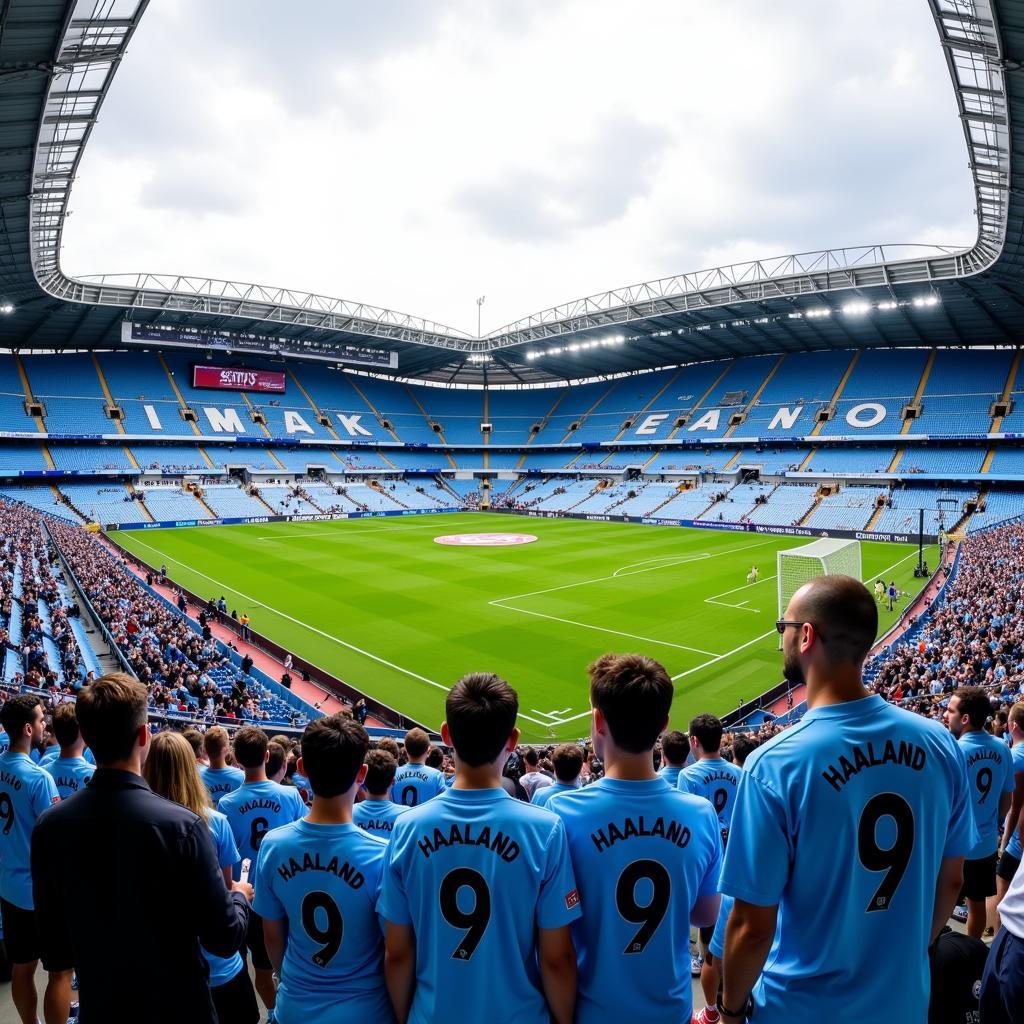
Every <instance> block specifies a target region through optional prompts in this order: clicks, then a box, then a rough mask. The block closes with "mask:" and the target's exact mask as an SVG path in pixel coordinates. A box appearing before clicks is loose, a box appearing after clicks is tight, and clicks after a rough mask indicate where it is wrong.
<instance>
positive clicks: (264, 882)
mask: <svg viewBox="0 0 1024 1024" xmlns="http://www.w3.org/2000/svg"><path fill="white" fill-rule="evenodd" d="M273 848H274V844H273V843H268V842H264V843H262V844H261V845H260V852H259V854H258V855H257V857H256V873H255V875H254V881H253V883H252V887H253V889H254V890H255V892H256V894H255V896H253V900H252V909H253V910H254V911H256V913H257V914H259V915H260V917H265V918H266V919H267V920H268V921H280V920H281V918H283V917H287V916H288V915H287V912H286V911H285V909H284V904H283V903H282V902H281V901H280V900H279V899H278V898H277V894H276V893H275V892H274V877H273V872H272V869H271V868H270V867H269V866H268V864H267V861H268V860H269V851H270V850H273Z"/></svg>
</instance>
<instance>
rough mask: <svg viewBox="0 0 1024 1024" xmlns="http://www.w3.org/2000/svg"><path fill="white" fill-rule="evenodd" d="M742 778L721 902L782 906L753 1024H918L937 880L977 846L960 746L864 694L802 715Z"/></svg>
mask: <svg viewBox="0 0 1024 1024" xmlns="http://www.w3.org/2000/svg"><path fill="white" fill-rule="evenodd" d="M744 768H745V771H744V772H743V774H742V775H741V777H740V785H739V790H738V791H737V794H736V806H735V809H734V811H733V815H734V820H735V822H736V827H735V828H734V829H733V831H732V836H731V838H730V840H729V846H728V849H727V850H726V854H725V866H724V868H723V869H722V878H721V890H722V892H723V893H727V894H728V895H730V896H735V897H736V898H737V899H741V900H744V901H745V902H747V903H752V904H755V905H757V906H761V907H773V906H776V905H778V907H779V920H778V927H777V928H776V932H775V942H774V944H773V946H772V951H771V953H770V954H769V956H768V961H767V963H766V965H765V968H764V973H763V974H762V975H761V980H760V981H759V982H758V984H757V985H756V986H755V988H754V1000H755V1002H756V1004H757V1008H756V1011H755V1013H756V1020H757V1024H782V1022H786V1024H790V1022H792V1021H805V1020H806V1021H810V1020H822V1021H829V1020H831V1021H855V1020H870V1019H871V1018H872V1017H874V1016H877V1013H878V1007H879V1006H883V1005H884V1006H885V1013H886V1016H890V1015H891V1016H892V1017H893V1019H896V1020H905V1021H923V1020H925V1019H926V1018H927V1016H928V994H929V971H928V954H927V947H928V939H929V937H930V936H929V931H930V926H931V919H932V911H933V907H934V904H935V883H936V879H937V878H938V875H939V870H940V867H941V864H942V860H943V858H944V857H963V856H966V855H967V854H968V853H969V852H970V850H971V849H972V848H973V847H974V845H975V843H976V842H977V839H978V834H977V830H976V828H975V826H974V815H973V814H972V813H971V804H970V794H969V792H968V788H967V772H966V764H965V761H964V756H963V752H962V751H961V749H960V747H959V746H958V744H957V743H956V741H955V740H954V739H953V737H952V736H951V735H950V734H949V733H948V732H947V731H946V730H945V729H943V728H942V726H940V725H938V724H937V723H936V722H931V721H929V720H927V719H925V718H922V717H921V716H920V715H915V714H913V713H912V712H910V711H904V710H902V709H900V708H897V707H894V706H893V705H891V704H887V703H886V702H885V701H884V700H883V699H882V698H881V697H878V696H870V697H864V698H863V699H861V700H856V701H851V702H848V703H843V704H835V705H831V706H828V707H820V708H814V709H812V710H811V711H808V712H807V714H806V715H804V717H803V718H802V719H801V721H800V722H799V724H797V725H795V726H793V727H792V728H791V729H787V730H786V731H785V732H782V733H779V735H777V736H775V737H774V738H772V739H771V740H769V741H768V742H767V743H765V744H763V745H762V746H760V747H759V748H758V749H757V750H755V751H754V753H752V754H751V755H750V758H749V759H748V760H747V762H746V764H745V766H744ZM896 935H898V936H899V937H900V939H899V943H900V945H899V949H900V955H899V956H879V950H884V949H888V948H890V947H891V945H892V941H893V936H896ZM726 971H728V964H727V965H726Z"/></svg>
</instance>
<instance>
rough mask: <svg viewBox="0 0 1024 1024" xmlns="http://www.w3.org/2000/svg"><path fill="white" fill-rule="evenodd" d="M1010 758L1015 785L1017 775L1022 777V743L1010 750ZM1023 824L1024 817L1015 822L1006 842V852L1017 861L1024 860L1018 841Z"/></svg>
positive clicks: (1019, 841)
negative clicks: (1014, 826) (1015, 824)
mask: <svg viewBox="0 0 1024 1024" xmlns="http://www.w3.org/2000/svg"><path fill="white" fill-rule="evenodd" d="M1010 757H1011V759H1012V761H1013V773H1014V783H1015V784H1016V778H1017V776H1018V775H1024V743H1018V744H1017V745H1016V746H1014V747H1011V748H1010ZM1022 822H1024V817H1022V818H1021V820H1020V821H1018V822H1017V827H1016V828H1015V829H1014V830H1013V834H1012V835H1011V836H1010V837H1009V838H1008V839H1007V840H1006V852H1007V853H1008V854H1009V855H1010V856H1011V857H1016V858H1017V860H1024V845H1022V844H1021V840H1020V826H1021V824H1022Z"/></svg>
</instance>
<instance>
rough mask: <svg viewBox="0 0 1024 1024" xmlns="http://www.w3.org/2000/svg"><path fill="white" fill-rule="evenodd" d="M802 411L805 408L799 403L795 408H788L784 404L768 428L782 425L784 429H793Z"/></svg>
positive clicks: (772, 428)
mask: <svg viewBox="0 0 1024 1024" xmlns="http://www.w3.org/2000/svg"><path fill="white" fill-rule="evenodd" d="M802 411H803V409H802V407H801V406H799V405H798V406H797V407H796V408H795V409H787V408H786V406H782V408H781V409H779V411H778V412H777V413H776V414H775V415H774V416H773V417H772V421H771V423H769V424H768V429H769V430H774V429H775V428H776V427H782V429H783V430H791V429H792V428H793V424H795V423H796V421H797V420H798V419H799V418H800V413H801V412H802Z"/></svg>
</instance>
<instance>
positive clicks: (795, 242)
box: [63, 0, 975, 333]
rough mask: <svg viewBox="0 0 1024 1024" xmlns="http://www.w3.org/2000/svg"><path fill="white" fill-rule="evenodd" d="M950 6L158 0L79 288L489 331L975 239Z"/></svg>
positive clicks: (139, 53) (118, 110) (90, 218)
mask: <svg viewBox="0 0 1024 1024" xmlns="http://www.w3.org/2000/svg"><path fill="white" fill-rule="evenodd" d="M973 205H974V203H973V194H972V189H971V181H970V175H969V172H968V169H967V156H966V151H965V147H964V140H963V135H962V132H961V129H960V125H959V122H958V121H957V117H956V108H955V106H954V100H953V95H952V88H951V85H950V80H949V75H948V73H947V71H946V68H945V64H944V60H943V56H942V53H941V50H940V48H939V46H938V44H937V41H936V32H935V28H934V25H933V24H932V21H931V17H930V14H929V10H928V6H927V5H926V4H925V2H924V0H827V2H822V0H776V2H774V3H765V2H764V0H716V2H715V3H711V4H709V3H706V2H698V0H640V2H639V3H635V4H624V3H622V0H373V3H367V2H365V0H294V2H292V3H290V4H284V3H281V2H280V0H158V2H156V3H153V4H151V6H150V8H149V11H148V13H147V14H146V16H145V17H144V19H143V22H142V26H141V28H140V29H139V31H138V33H137V34H136V36H135V40H134V42H133V44H132V47H131V49H130V50H129V52H128V56H127V57H126V59H125V61H124V63H123V65H122V67H121V70H120V72H119V73H118V77H117V79H116V81H115V83H114V87H113V89H112V91H111V93H110V96H109V98H108V99H107V101H106V104H105V105H104V107H103V111H102V114H101V118H100V123H99V125H98V126H97V128H96V130H95V132H94V134H93V137H92V141H91V142H90V144H89V147H88V149H87V151H86V156H85V159H84V161H83V163H82V167H81V170H80V175H79V179H78V182H77V183H76V185H75V189H74V192H73V195H72V203H71V208H72V210H73V213H74V216H73V217H72V218H71V220H70V221H69V222H68V225H67V229H66V231H65V246H64V253H63V259H64V268H65V270H66V271H68V272H70V273H71V274H88V273H118V272H128V271H131V272H135V271H152V272H160V273H189V274H196V275H202V276H210V277H223V278H229V279H233V280H240V281H253V282H258V283H261V284H269V285H281V286H285V287H291V288H296V289H302V290H307V291H316V292H321V293H324V294H327V295H331V296H337V297H342V298H347V299H354V300H359V301H363V302H370V303H374V304H377V305H382V306H388V307H390V308H392V309H397V310H401V311H403V312H407V313H413V314H416V315H419V316H424V317H427V318H429V319H434V320H437V321H439V322H441V323H446V324H449V325H451V326H453V327H457V328H460V329H462V330H466V331H468V332H471V333H475V331H476V303H475V299H476V297H477V296H478V295H486V296H487V301H486V304H485V305H484V307H483V329H484V332H485V333H486V332H488V331H490V330H493V329H495V328H497V327H499V326H501V325H503V324H505V323H508V322H510V321H512V320H515V319H518V318H519V317H522V316H525V315H526V314H528V313H531V312H534V311H536V310H540V309H543V308H546V307H548V306H552V305H555V304H556V303H559V302H562V301H565V300H568V299H572V298H575V297H578V296H581V295H586V294H589V293H592V292H597V291H601V290H604V289H606V288H611V287H615V286H617V285H624V284H628V283H632V282H636V281H644V280H648V279H651V278H655V277H662V276H667V275H670V274H674V273H680V272H684V271H688V270H697V269H701V268H704V267H708V266H715V265H719V264H722V263H728V262H733V261H737V260H743V259H749V258H755V257H768V256H773V255H781V254H783V253H788V252H800V251H805V250H810V249H816V248H822V247H826V246H838V245H859V244H868V243H874V242H886V243H902V242H926V243H941V244H970V243H971V242H972V241H973V239H974V234H975V221H974V217H973V214H972V209H973Z"/></svg>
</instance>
